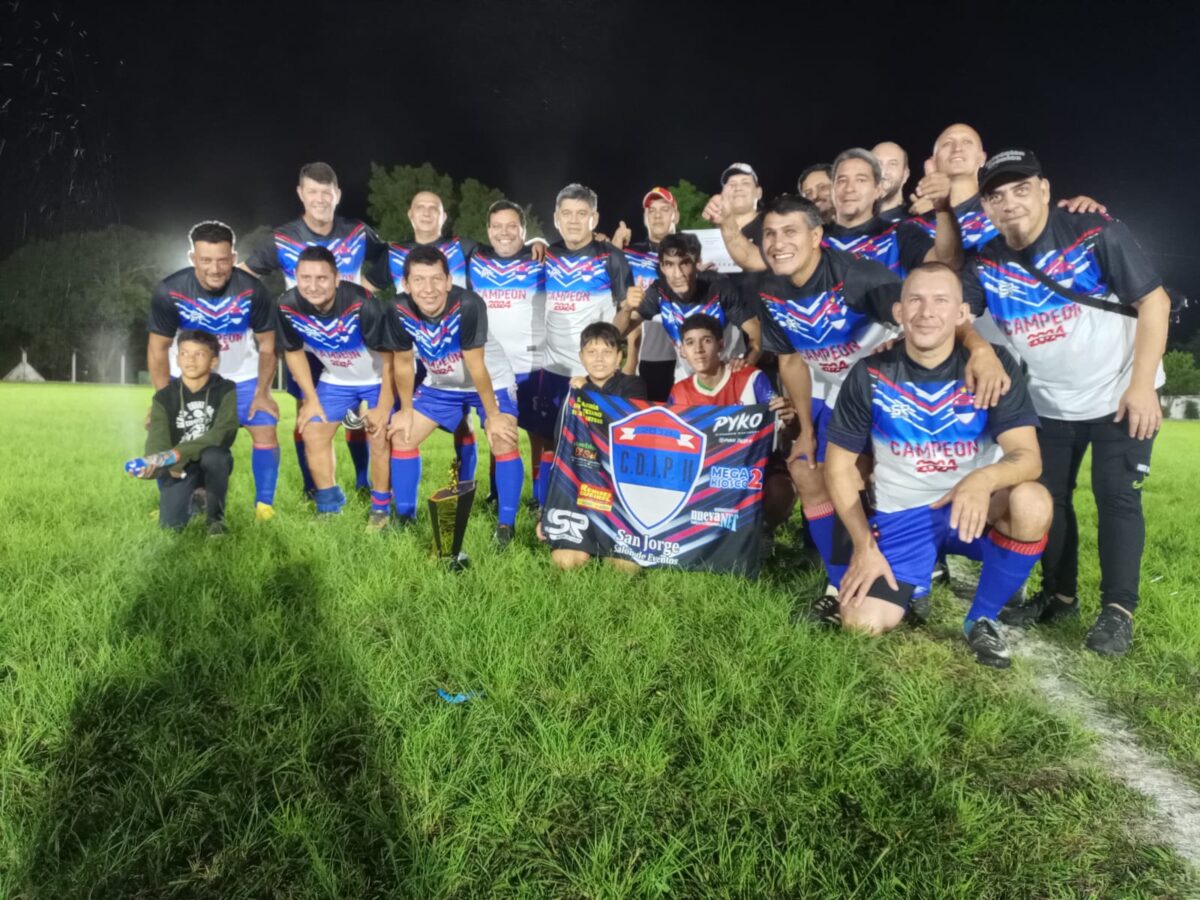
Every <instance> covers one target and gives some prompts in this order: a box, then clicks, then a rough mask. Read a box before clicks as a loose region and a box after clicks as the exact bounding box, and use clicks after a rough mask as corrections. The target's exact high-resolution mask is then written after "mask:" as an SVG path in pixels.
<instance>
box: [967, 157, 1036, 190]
mask: <svg viewBox="0 0 1200 900" xmlns="http://www.w3.org/2000/svg"><path fill="white" fill-rule="evenodd" d="M1034 175H1036V176H1037V177H1038V178H1041V177H1042V164H1041V163H1040V162H1038V158H1037V157H1036V156H1034V155H1033V151H1032V150H1022V149H1020V148H1019V147H1010V148H1009V149H1007V150H1001V151H1000V152H999V153H995V154H993V155H992V156H989V157H988V161H987V162H985V163H984V164H983V165H982V166H981V167H980V169H979V193H981V194H986V193H987V192H988V191H989V190H991V189H992V188H995V187H999V186H1000V185H1002V184H1008V183H1009V182H1010V181H1020V180H1021V179H1022V178H1031V177H1033V176H1034Z"/></svg>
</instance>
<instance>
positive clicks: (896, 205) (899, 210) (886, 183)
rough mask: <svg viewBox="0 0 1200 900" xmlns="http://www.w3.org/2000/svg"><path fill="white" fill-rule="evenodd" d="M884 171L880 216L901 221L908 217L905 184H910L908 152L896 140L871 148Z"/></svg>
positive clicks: (884, 219)
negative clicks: (905, 202) (905, 203)
mask: <svg viewBox="0 0 1200 900" xmlns="http://www.w3.org/2000/svg"><path fill="white" fill-rule="evenodd" d="M871 153H872V154H874V156H875V158H876V159H877V160H879V168H880V170H881V171H882V172H883V197H882V199H881V200H880V201H879V218H881V219H883V221H885V222H899V221H900V220H901V219H907V218H908V210H907V209H905V206H904V185H906V184H908V176H909V171H908V154H907V153H905V152H904V148H903V147H901V146H900V145H899V144H897V143H896V142H895V141H882V142H881V143H878V144H876V145H875V146H874V147H872V148H871Z"/></svg>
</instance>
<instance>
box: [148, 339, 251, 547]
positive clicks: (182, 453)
mask: <svg viewBox="0 0 1200 900" xmlns="http://www.w3.org/2000/svg"><path fill="white" fill-rule="evenodd" d="M178 342H179V354H178V360H179V369H180V371H181V372H182V377H180V378H178V379H176V380H175V381H172V382H170V383H169V384H168V385H167V386H166V387H164V388H163V389H162V390H160V391H159V392H158V393H156V394H155V395H154V401H153V403H152V405H151V408H150V433H149V435H147V437H146V455H145V456H143V457H139V458H137V459H131V460H130V461H129V462H127V463H126V464H125V471H126V472H127V473H128V474H130V475H132V476H133V477H134V478H144V479H150V478H157V479H158V487H159V505H158V522H159V524H160V525H161V526H162V527H163V528H171V529H174V530H176V531H178V530H180V529H182V528H183V527H184V526H185V525H186V524H187V522H188V519H190V518H191V516H192V511H193V505H196V506H198V505H199V504H200V503H201V502H203V503H204V505H205V507H206V510H205V511H206V512H207V516H208V532H209V534H212V535H219V534H222V533H224V531H225V495H226V494H227V493H228V491H229V475H230V473H231V472H232V471H233V454H232V453H230V452H229V448H230V447H232V446H233V441H234V439H235V438H236V437H237V431H238V412H237V386H236V385H235V384H234V383H233V382H232V381H228V380H227V379H224V378H222V377H221V376H220V375H217V374H216V373H215V372H213V368H214V367H215V366H216V363H217V360H218V359H219V358H220V355H221V345H220V343H219V342H218V340H217V337H216V335H213V334H209V333H207V332H203V331H194V330H185V331H181V332H179V338H178ZM197 511H198V510H197Z"/></svg>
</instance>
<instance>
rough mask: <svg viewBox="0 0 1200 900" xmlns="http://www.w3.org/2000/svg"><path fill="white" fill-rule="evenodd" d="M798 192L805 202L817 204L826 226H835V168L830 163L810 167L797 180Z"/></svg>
mask: <svg viewBox="0 0 1200 900" xmlns="http://www.w3.org/2000/svg"><path fill="white" fill-rule="evenodd" d="M796 190H797V191H799V192H800V196H801V197H803V198H804V199H805V200H809V201H811V202H812V203H814V204H816V207H817V210H818V211H819V212H820V213H821V221H822V222H823V223H824V224H826V225H831V224H833V166H831V165H830V164H829V163H817V164H816V165H814V166H809V167H808V168H807V169H805V170H804V171H803V172H801V173H800V177H799V178H798V179H796Z"/></svg>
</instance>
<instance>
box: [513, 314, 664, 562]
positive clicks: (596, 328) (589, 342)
mask: <svg viewBox="0 0 1200 900" xmlns="http://www.w3.org/2000/svg"><path fill="white" fill-rule="evenodd" d="M624 343H625V339H624V338H622V337H621V332H619V331H617V329H616V327H615V326H614V325H612V324H611V323H609V322H593V323H592V324H591V325H588V326H587V327H586V328H584V329H583V331H582V333H581V334H580V335H579V361H580V362H581V363H583V368H584V369H585V370H586V371H587V374H586V375H577V376H576V377H574V378H572V379H571V381H570V386H571V387H573V388H575V389H577V390H579V389H582V390H588V391H595V392H596V393H597V394H609V395H610V396H613V397H621V398H623V399H625V400H645V399H646V382H644V381H643V380H642V379H641V378H639V377H638V376H637V375H627V374H625V373H624V372H622V371H621V348H622V346H623V345H624ZM569 408H570V407H569V404H567V403H564V404H563V405H562V408H561V409H560V410H559V416H558V426H557V427H556V428H555V430H554V433H555V434H562V423H563V417H564V416H566V415H567V411H568V409H569ZM537 533H538V538H539V539H542V540H544V539H545V537H544V535H543V533H542V523H541V522H538V526H537ZM591 558H592V556H591V554H590V553H586V552H584V551H583V550H566V549H563V550H551V551H550V560H551V561H552V562H553V563H554V565H555V566H557V567H558V568H560V569H578V568H579V567H580V566H585V565H587V564H588V562H589V561H590V560H591ZM608 561H609V563H610V564H611V565H613V566H615V567H616V568H618V569H621V570H623V571H626V572H631V573H633V572H640V571H641V567H640V566H639V565H638V564H637V563H634V562H630V561H629V560H627V559H616V558H615V557H610V558H609V560H608Z"/></svg>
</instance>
